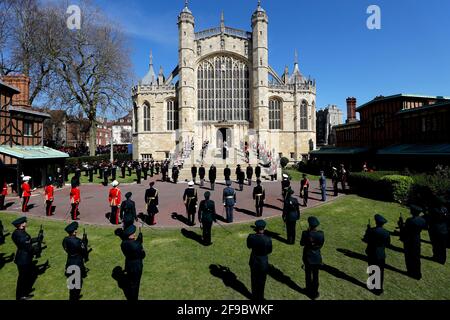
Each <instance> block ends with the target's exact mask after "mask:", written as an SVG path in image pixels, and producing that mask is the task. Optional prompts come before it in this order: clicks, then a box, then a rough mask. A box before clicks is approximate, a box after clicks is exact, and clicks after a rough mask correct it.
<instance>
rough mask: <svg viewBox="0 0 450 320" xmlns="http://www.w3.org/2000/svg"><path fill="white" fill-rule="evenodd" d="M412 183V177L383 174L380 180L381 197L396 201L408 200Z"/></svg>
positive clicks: (404, 201) (403, 201)
mask: <svg viewBox="0 0 450 320" xmlns="http://www.w3.org/2000/svg"><path fill="white" fill-rule="evenodd" d="M413 184H414V180H413V178H411V177H408V176H401V175H389V176H384V177H383V178H381V180H380V187H381V188H382V190H383V191H382V194H384V195H383V197H385V198H386V200H389V201H394V202H398V203H406V202H407V201H408V198H409V194H410V191H411V187H412V185H413Z"/></svg>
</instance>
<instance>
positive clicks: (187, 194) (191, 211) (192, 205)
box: [183, 181, 198, 226]
mask: <svg viewBox="0 0 450 320" xmlns="http://www.w3.org/2000/svg"><path fill="white" fill-rule="evenodd" d="M183 201H184V205H185V206H186V213H187V217H188V220H189V223H190V225H191V226H194V225H195V213H196V211H197V201H198V197H197V190H195V189H194V181H190V182H189V183H188V188H187V189H186V190H184V194H183Z"/></svg>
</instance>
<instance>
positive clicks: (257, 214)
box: [256, 205, 264, 217]
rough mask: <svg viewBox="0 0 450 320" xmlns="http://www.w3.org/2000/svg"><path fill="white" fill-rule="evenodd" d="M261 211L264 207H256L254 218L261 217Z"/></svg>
mask: <svg viewBox="0 0 450 320" xmlns="http://www.w3.org/2000/svg"><path fill="white" fill-rule="evenodd" d="M263 209H264V205H262V206H256V216H257V217H262V215H263Z"/></svg>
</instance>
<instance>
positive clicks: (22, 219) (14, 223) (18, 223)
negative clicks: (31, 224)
mask: <svg viewBox="0 0 450 320" xmlns="http://www.w3.org/2000/svg"><path fill="white" fill-rule="evenodd" d="M24 222H27V217H20V218H19V219H16V220H14V221H13V222H12V225H13V226H15V227H17V226H20V225H21V224H22V223H24Z"/></svg>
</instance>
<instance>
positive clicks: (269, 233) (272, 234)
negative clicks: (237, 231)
mask: <svg viewBox="0 0 450 320" xmlns="http://www.w3.org/2000/svg"><path fill="white" fill-rule="evenodd" d="M253 229H255V228H254V227H253ZM264 234H265V235H266V236H269V237H271V238H272V239H275V240H277V241H280V242H281V243H284V244H289V243H288V241H287V239H284V238H282V237H281V236H280V234H279V233H276V232H273V231H270V230H264Z"/></svg>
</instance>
